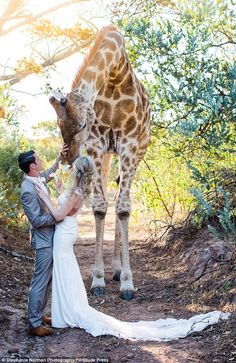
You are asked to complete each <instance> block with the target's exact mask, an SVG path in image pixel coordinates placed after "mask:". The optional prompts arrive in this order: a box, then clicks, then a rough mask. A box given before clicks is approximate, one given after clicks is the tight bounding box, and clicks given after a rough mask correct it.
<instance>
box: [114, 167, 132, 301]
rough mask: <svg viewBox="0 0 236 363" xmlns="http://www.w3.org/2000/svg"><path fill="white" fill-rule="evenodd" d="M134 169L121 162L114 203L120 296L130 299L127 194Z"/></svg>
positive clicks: (129, 208) (128, 210) (130, 278)
mask: <svg viewBox="0 0 236 363" xmlns="http://www.w3.org/2000/svg"><path fill="white" fill-rule="evenodd" d="M121 163H122V160H121ZM135 170H136V168H135V167H134V166H133V167H129V168H127V165H126V164H125V162H123V163H122V174H121V183H120V192H119V197H118V200H117V204H116V214H117V219H118V223H119V231H120V238H121V248H122V266H121V275H120V283H121V284H120V296H121V298H122V299H124V300H132V299H133V297H134V291H135V289H134V285H133V277H132V272H131V269H130V260H129V238H128V224H129V216H130V212H131V202H130V196H129V194H130V188H131V184H132V181H133V177H134V174H135Z"/></svg>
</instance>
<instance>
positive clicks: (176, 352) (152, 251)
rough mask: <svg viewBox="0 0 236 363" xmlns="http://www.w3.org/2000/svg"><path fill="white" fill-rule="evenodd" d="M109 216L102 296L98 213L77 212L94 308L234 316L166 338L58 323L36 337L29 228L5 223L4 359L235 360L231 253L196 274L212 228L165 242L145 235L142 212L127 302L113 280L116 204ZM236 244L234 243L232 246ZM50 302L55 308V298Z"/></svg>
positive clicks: (135, 229) (0, 250)
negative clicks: (94, 333)
mask: <svg viewBox="0 0 236 363" xmlns="http://www.w3.org/2000/svg"><path fill="white" fill-rule="evenodd" d="M108 216H109V217H108V219H107V221H106V233H105V244H104V256H105V271H106V296H105V298H104V299H102V300H101V299H98V298H96V297H94V296H91V294H90V292H89V288H90V283H91V268H92V265H93V261H94V237H95V234H94V221H93V216H92V215H91V212H90V211H89V210H88V209H86V208H85V209H83V210H82V212H81V215H80V216H79V218H78V220H79V225H80V231H81V234H80V236H81V237H79V239H78V241H77V244H76V245H75V253H76V256H77V258H78V262H79V264H80V268H81V273H82V275H83V278H84V282H85V285H86V288H87V291H88V296H89V301H90V304H91V306H93V307H95V308H97V309H99V310H100V311H102V312H104V313H107V314H110V315H112V316H114V317H116V318H119V319H121V320H129V321H136V320H139V319H141V320H156V319H159V318H165V317H175V318H189V317H191V316H192V315H194V314H197V313H202V312H208V311H212V310H222V311H230V312H232V315H231V317H230V319H229V320H227V321H221V322H220V323H219V324H217V325H214V326H211V327H208V328H207V329H206V330H204V331H202V332H201V333H195V334H193V335H191V336H189V337H187V338H185V339H179V340H177V341H172V342H168V343H166V342H165V343H159V342H133V341H129V340H123V339H117V338H114V337H111V336H103V337H98V338H94V337H91V336H90V335H89V334H88V333H86V332H85V331H84V330H82V329H78V328H74V329H70V328H67V329H54V331H53V335H52V336H48V337H45V338H40V337H32V336H30V335H28V333H27V295H28V287H29V284H30V279H31V276H32V271H33V251H32V249H31V246H30V243H29V238H28V234H26V233H24V232H22V230H21V229H14V230H11V231H9V230H7V228H6V226H5V225H4V223H0V267H1V278H0V279H1V285H0V312H1V315H0V333H1V335H0V357H1V358H5V362H12V361H14V359H16V360H15V361H18V362H20V361H21V359H23V358H25V357H28V358H32V359H33V358H34V359H36V358H37V359H39V358H48V359H49V358H53V359H55V358H77V360H76V361H77V362H117V363H118V362H134V363H144V362H145V363H152V362H158V363H186V362H201V363H212V362H219V363H223V362H227V363H228V362H236V337H235V332H236V314H235V312H234V311H235V303H236V277H235V275H236V274H235V272H236V268H235V261H234V259H233V258H231V259H230V261H228V260H226V259H225V258H222V259H221V260H223V261H226V262H221V261H219V260H217V259H214V258H212V260H211V261H210V263H209V264H208V263H207V264H205V266H203V269H202V271H200V272H199V266H198V263H199V264H200V262H201V259H199V258H198V257H199V256H202V251H203V252H204V251H207V248H208V247H209V246H210V245H211V244H212V239H213V240H214V242H215V239H214V238H213V237H211V236H210V235H209V233H208V232H207V231H201V232H199V233H198V234H197V235H191V234H189V235H187V236H186V235H181V234H180V235H178V236H176V238H174V239H173V238H172V241H171V242H169V243H168V246H169V247H168V248H167V247H166V246H163V243H162V244H160V243H158V242H157V241H156V240H150V239H147V236H148V234H147V230H146V229H145V225H144V222H145V217H144V218H142V216H140V219H139V223H135V222H134V221H133V220H131V223H130V224H131V227H130V259H131V266H132V271H133V276H134V284H135V287H136V288H137V292H136V294H135V298H134V299H133V300H132V301H128V302H127V301H123V300H121V299H120V297H119V283H117V282H115V281H112V279H111V275H112V270H111V257H112V239H113V234H114V212H113V209H110V210H109V213H108ZM234 248H235V246H234V245H233V244H232V245H231V246H230V249H231V251H233V252H234ZM203 261H204V259H203ZM208 262H209V261H208ZM204 268H205V269H204ZM200 269H201V266H200ZM48 305H49V306H48V310H50V302H49V304H48ZM10 358H12V360H11V359H10ZM2 361H4V360H3V359H2ZM22 361H23V360H22ZM36 361H37V360H36ZM52 361H53V360H52ZM65 361H66V360H65Z"/></svg>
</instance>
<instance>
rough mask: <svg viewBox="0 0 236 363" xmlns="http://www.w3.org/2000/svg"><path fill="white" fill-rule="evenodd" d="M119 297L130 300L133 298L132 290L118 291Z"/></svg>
mask: <svg viewBox="0 0 236 363" xmlns="http://www.w3.org/2000/svg"><path fill="white" fill-rule="evenodd" d="M120 297H121V299H122V300H127V301H129V300H132V299H133V298H134V291H130V290H124V291H121V292H120Z"/></svg>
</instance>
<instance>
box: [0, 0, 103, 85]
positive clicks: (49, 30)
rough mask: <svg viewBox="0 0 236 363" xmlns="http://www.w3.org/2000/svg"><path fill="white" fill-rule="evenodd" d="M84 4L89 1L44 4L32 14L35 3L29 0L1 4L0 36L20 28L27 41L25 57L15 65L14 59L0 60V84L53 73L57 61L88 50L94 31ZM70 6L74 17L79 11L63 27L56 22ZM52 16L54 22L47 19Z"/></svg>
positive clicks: (24, 45)
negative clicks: (60, 13) (51, 70)
mask: <svg viewBox="0 0 236 363" xmlns="http://www.w3.org/2000/svg"><path fill="white" fill-rule="evenodd" d="M86 2H87V3H88V2H89V0H83V1H78V0H71V1H64V2H61V3H58V4H57V5H54V6H51V7H50V4H49V5H47V4H45V8H44V10H42V11H40V12H38V13H37V12H35V13H32V10H31V9H32V8H33V7H32V5H34V4H32V2H31V1H30V0H29V1H27V2H26V1H12V0H8V1H4V3H3V5H2V9H1V10H0V11H1V14H0V15H1V21H0V37H2V38H3V37H6V36H7V35H9V34H10V35H11V34H13V33H14V31H15V30H16V29H18V28H19V29H21V30H24V32H25V34H27V36H28V41H27V44H22V47H24V48H25V49H24V56H23V57H19V59H16V61H15V64H14V59H13V57H8V58H6V60H5V61H4V60H2V61H1V64H0V70H1V75H0V81H2V82H3V83H4V84H10V85H14V84H16V83H18V82H19V81H20V80H21V79H23V78H25V77H27V76H28V75H31V74H43V73H44V72H47V70H48V69H54V70H55V65H56V64H57V63H58V62H60V61H61V60H63V59H66V58H68V57H70V56H71V55H73V54H75V53H76V52H79V51H83V49H85V48H87V47H89V46H90V44H91V41H92V40H93V38H94V35H95V33H96V30H97V29H96V27H95V26H94V24H93V21H89V17H90V16H91V17H93V15H94V14H93V11H91V12H90V14H89V16H87V19H85V18H84V15H85V10H84V8H83V5H81V3H86ZM69 7H71V9H72V10H71V11H72V12H73V10H74V14H76V13H77V11H78V17H77V19H75V20H73V21H71V24H70V26H68V27H65V26H64V27H63V26H61V24H60V20H59V21H57V16H58V14H59V13H58V12H59V11H60V10H61V9H63V8H65V9H68V8H69ZM52 13H53V14H54V21H51V20H50V15H51V14H52ZM82 13H83V15H81V14H82ZM13 19H14V21H13ZM57 23H59V24H57ZM19 41H21V40H19ZM11 46H12V45H11ZM3 48H4V46H3ZM16 56H17V54H16Z"/></svg>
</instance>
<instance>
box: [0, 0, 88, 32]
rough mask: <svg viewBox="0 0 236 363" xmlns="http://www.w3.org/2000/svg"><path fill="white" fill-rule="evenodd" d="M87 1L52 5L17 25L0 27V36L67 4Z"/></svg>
mask: <svg viewBox="0 0 236 363" xmlns="http://www.w3.org/2000/svg"><path fill="white" fill-rule="evenodd" d="M87 1H88V0H68V1H65V2H64V3H61V4H58V5H55V6H52V7H51V8H49V9H47V10H44V11H42V12H41V13H38V14H36V15H29V16H27V17H26V19H24V20H22V21H20V22H19V23H17V24H15V25H12V26H10V27H9V28H7V29H5V30H2V29H0V36H3V35H6V34H9V33H10V32H12V31H13V30H16V29H18V28H20V27H22V26H24V25H28V24H31V23H32V22H33V21H35V20H37V19H40V18H42V17H43V16H44V15H46V14H49V13H52V12H54V11H56V10H58V9H60V8H64V7H66V6H69V5H72V4H75V3H82V2H87ZM4 23H6V20H5V22H4Z"/></svg>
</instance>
